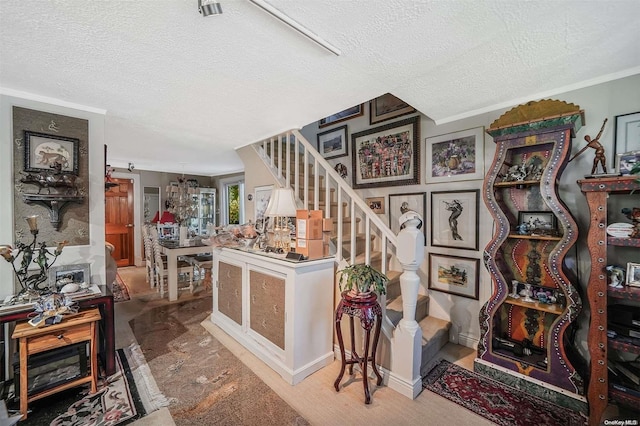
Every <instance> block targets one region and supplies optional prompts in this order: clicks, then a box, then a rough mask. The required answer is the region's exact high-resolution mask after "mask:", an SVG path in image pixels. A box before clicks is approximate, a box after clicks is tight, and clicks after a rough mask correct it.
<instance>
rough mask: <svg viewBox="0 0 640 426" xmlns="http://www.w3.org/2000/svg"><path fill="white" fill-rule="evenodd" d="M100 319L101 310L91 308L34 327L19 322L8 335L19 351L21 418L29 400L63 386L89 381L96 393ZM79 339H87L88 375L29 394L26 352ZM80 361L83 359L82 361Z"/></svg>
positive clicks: (80, 340) (49, 348) (71, 343)
mask: <svg viewBox="0 0 640 426" xmlns="http://www.w3.org/2000/svg"><path fill="white" fill-rule="evenodd" d="M98 321H100V310H99V309H96V308H94V309H90V310H87V311H82V312H80V313H79V314H77V315H74V316H72V317H69V318H66V319H63V320H62V322H60V323H58V324H54V325H50V326H46V327H33V326H31V325H30V324H29V323H26V322H25V323H21V324H18V325H16V328H15V330H14V332H13V335H12V336H11V337H12V338H14V339H19V350H20V412H21V413H22V419H23V420H24V419H26V418H27V406H28V403H29V402H32V401H36V400H38V399H41V398H44V397H46V396H49V395H53V394H55V393H57V392H60V391H62V390H65V389H69V388H73V387H76V386H79V385H83V384H85V383H91V392H92V393H95V392H96V390H97V382H98V356H97V355H98V352H97V349H98V348H97V328H96V327H97V322H98ZM80 342H89V348H90V349H89V350H90V352H89V357H90V359H91V374H90V375H88V376H86V377H80V378H78V379H75V380H71V381H69V382H65V383H62V384H61V385H58V386H56V387H54V388H51V389H47V390H45V391H42V392H38V393H36V394H33V395H31V396H29V395H28V378H29V374H28V373H29V369H28V363H27V361H28V359H29V355H34V354H37V353H40V352H45V351H49V350H52V349H57V348H62V347H65V346H68V345H73V344H76V343H80ZM80 362H84V360H81V361H80Z"/></svg>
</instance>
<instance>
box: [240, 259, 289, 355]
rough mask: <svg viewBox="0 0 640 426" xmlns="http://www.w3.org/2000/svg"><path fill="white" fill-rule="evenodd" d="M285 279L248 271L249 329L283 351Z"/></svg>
mask: <svg viewBox="0 0 640 426" xmlns="http://www.w3.org/2000/svg"><path fill="white" fill-rule="evenodd" d="M284 295H285V278H284V277H279V276H275V275H270V274H266V273H263V272H258V271H249V299H250V305H249V327H250V328H251V329H252V330H253V331H255V332H256V333H258V334H260V335H261V336H262V337H264V338H266V339H267V340H269V341H270V342H271V343H273V344H275V345H276V346H278V347H279V348H280V349H283V350H284V301H285V297H284Z"/></svg>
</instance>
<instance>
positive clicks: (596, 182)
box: [578, 176, 640, 425]
mask: <svg viewBox="0 0 640 426" xmlns="http://www.w3.org/2000/svg"><path fill="white" fill-rule="evenodd" d="M578 185H580V189H581V190H582V192H583V193H584V195H585V197H586V198H587V203H588V205H589V212H590V225H591V226H590V227H589V233H588V236H587V244H588V248H589V255H590V258H591V273H590V275H589V282H588V285H587V296H588V297H587V298H588V300H589V306H590V310H591V319H590V324H589V334H588V338H587V343H588V347H589V353H590V355H591V366H590V381H589V388H588V392H587V400H588V402H589V424H590V425H599V424H600V420H601V417H602V414H603V412H604V410H605V409H606V407H607V404H608V403H609V401H611V402H615V403H619V404H622V405H625V406H628V407H631V408H633V409H635V410H637V409H638V407H639V406H640V398H638V397H636V396H633V395H631V394H629V393H625V392H623V391H621V390H619V389H615V388H613V387H612V383H609V374H608V369H607V364H608V355H609V354H608V351H609V350H616V351H623V352H629V353H632V354H636V355H637V354H640V346H638V345H635V344H633V343H629V342H626V341H622V340H618V339H609V338H608V336H607V320H608V318H607V308H608V305H609V302H610V301H612V300H613V301H615V302H616V303H625V302H640V288H638V287H628V286H625V287H624V288H619V289H618V288H612V287H609V285H608V284H609V282H608V276H607V273H606V269H605V268H606V266H607V265H610V264H613V263H616V259H615V258H612V257H611V255H610V251H609V250H608V248H609V247H620V248H624V247H629V248H631V249H632V250H633V249H635V248H638V247H640V239H636V238H613V237H610V236H607V233H606V228H607V212H608V206H609V197H610V195H627V194H631V193H632V192H633V191H637V190H640V184H639V183H638V182H637V180H636V177H633V176H620V177H607V178H593V179H584V180H579V181H578Z"/></svg>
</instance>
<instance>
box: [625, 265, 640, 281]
mask: <svg viewBox="0 0 640 426" xmlns="http://www.w3.org/2000/svg"><path fill="white" fill-rule="evenodd" d="M627 285H628V286H631V287H640V263H633V262H629V263H627Z"/></svg>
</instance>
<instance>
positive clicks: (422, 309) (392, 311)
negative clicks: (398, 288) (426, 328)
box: [387, 294, 429, 325]
mask: <svg viewBox="0 0 640 426" xmlns="http://www.w3.org/2000/svg"><path fill="white" fill-rule="evenodd" d="M428 314H429V296H426V295H423V294H419V295H418V303H417V305H416V321H418V322H420V321H421V320H422V319H423V318H425V317H426V316H427V315H428ZM387 317H388V318H389V320H390V321H391V323H392V324H393V325H398V323H399V322H400V320H401V319H402V296H398V297H396V298H394V299H392V300H387Z"/></svg>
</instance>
